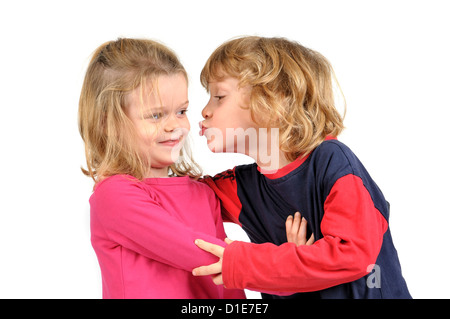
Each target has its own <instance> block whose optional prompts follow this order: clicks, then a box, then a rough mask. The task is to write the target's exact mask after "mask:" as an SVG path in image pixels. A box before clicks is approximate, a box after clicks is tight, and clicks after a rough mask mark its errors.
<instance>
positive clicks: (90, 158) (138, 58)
mask: <svg viewBox="0 0 450 319" xmlns="http://www.w3.org/2000/svg"><path fill="white" fill-rule="evenodd" d="M177 73H181V74H183V75H184V76H185V78H186V81H187V78H188V77H187V73H186V71H185V69H184V67H183V66H182V65H181V63H180V62H179V60H178V58H177V57H176V55H175V54H174V53H173V52H172V51H171V50H170V49H168V48H167V47H165V46H164V45H162V44H160V43H158V42H155V41H152V40H140V39H119V40H117V41H111V42H107V43H105V44H103V45H102V46H100V47H99V48H98V49H97V50H96V51H95V52H94V54H93V57H92V59H91V61H90V64H89V66H88V69H87V71H86V75H85V79H84V83H83V86H82V90H81V94H80V100H79V109H78V126H79V131H80V134H81V137H82V139H83V141H84V143H85V156H86V169H84V168H81V169H82V172H83V173H84V174H85V175H87V176H90V177H91V178H92V179H93V180H94V182H95V183H97V182H98V181H99V180H101V179H103V178H105V177H108V176H112V175H116V174H129V175H132V176H134V177H135V178H137V179H139V180H142V179H143V178H144V176H145V174H146V172H148V169H149V167H150V165H151V163H149V162H148V161H147V160H145V159H144V158H143V157H142V156H141V155H140V154H139V152H138V150H137V146H136V145H137V143H136V141H137V136H136V129H135V127H134V125H133V123H132V121H131V120H130V119H129V118H128V116H127V115H126V114H125V112H124V108H125V107H126V97H127V95H128V94H130V92H131V91H133V90H134V89H136V88H139V87H140V88H141V92H142V90H143V86H144V85H146V84H147V83H148V81H154V80H155V79H156V78H157V77H158V76H160V75H163V74H165V75H170V74H177ZM182 153H183V156H180V158H181V160H180V161H179V162H177V163H174V164H173V165H172V166H171V167H170V169H171V172H172V175H176V176H190V177H193V178H198V177H199V176H200V175H201V169H200V167H199V166H198V165H197V164H196V163H195V162H194V161H193V160H192V156H191V154H190V152H189V145H185V146H184V148H183V150H182Z"/></svg>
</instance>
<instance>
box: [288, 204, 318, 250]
mask: <svg viewBox="0 0 450 319" xmlns="http://www.w3.org/2000/svg"><path fill="white" fill-rule="evenodd" d="M307 226H308V222H307V221H306V219H305V218H304V217H301V214H300V213H299V212H296V213H295V215H294V216H289V217H288V218H287V219H286V237H287V241H288V242H290V243H295V244H296V245H297V246H300V245H312V244H313V243H314V234H312V235H311V237H310V238H309V239H308V240H306V235H307V231H308V227H307Z"/></svg>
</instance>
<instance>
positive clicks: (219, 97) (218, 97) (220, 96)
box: [214, 95, 225, 101]
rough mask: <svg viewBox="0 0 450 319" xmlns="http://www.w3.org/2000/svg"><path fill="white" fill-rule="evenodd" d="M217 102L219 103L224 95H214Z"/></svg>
mask: <svg viewBox="0 0 450 319" xmlns="http://www.w3.org/2000/svg"><path fill="white" fill-rule="evenodd" d="M214 97H215V98H216V99H217V100H218V101H220V100H221V99H223V98H224V97H225V95H216V96H214Z"/></svg>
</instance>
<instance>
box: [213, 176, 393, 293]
mask: <svg viewBox="0 0 450 319" xmlns="http://www.w3.org/2000/svg"><path fill="white" fill-rule="evenodd" d="M386 230H387V222H386V220H385V219H384V217H383V216H382V214H381V213H380V212H379V211H378V210H377V209H376V208H375V207H374V204H373V201H372V199H371V197H370V194H369V193H368V191H367V189H366V188H365V187H364V185H363V184H362V180H361V179H360V178H359V177H356V176H354V175H347V176H345V177H343V178H341V179H339V180H338V181H337V182H336V184H335V185H334V186H333V188H332V190H331V192H330V194H329V196H328V198H327V200H326V202H325V214H324V217H323V220H322V223H321V231H322V234H323V238H321V239H320V240H317V241H316V242H315V243H314V244H313V245H311V246H298V247H297V246H296V245H295V244H293V243H285V244H282V245H280V246H276V245H274V244H271V243H265V244H252V243H244V242H236V241H235V242H233V243H231V244H230V245H228V246H227V247H226V248H225V250H224V253H223V259H222V263H223V264H222V267H221V269H220V271H221V272H222V279H223V283H224V285H225V286H226V287H229V288H240V289H243V288H247V289H252V290H260V291H261V290H266V291H267V290H269V291H284V292H307V291H316V290H321V289H325V288H328V287H332V286H335V285H339V284H342V283H345V282H350V281H353V280H356V279H359V278H361V277H362V276H364V275H366V274H367V273H368V272H370V271H371V266H372V265H373V264H374V263H375V261H376V259H377V256H378V253H379V251H380V249H381V245H382V240H383V234H384V233H385V232H386Z"/></svg>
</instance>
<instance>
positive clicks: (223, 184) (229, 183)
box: [199, 169, 242, 226]
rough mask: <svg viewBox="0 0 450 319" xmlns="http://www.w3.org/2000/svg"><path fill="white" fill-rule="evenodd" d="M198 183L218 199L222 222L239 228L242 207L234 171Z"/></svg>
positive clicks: (206, 178) (207, 177)
mask: <svg viewBox="0 0 450 319" xmlns="http://www.w3.org/2000/svg"><path fill="white" fill-rule="evenodd" d="M199 181H200V182H203V183H205V184H207V185H208V186H209V187H210V188H211V189H212V190H213V191H214V193H215V194H216V196H217V197H218V198H219V199H220V203H221V211H222V218H223V221H225V222H232V223H235V224H238V225H240V226H241V223H240V222H239V214H240V212H241V208H242V205H241V202H240V200H239V197H238V195H237V184H236V174H235V172H234V169H229V170H226V171H225V172H222V173H220V174H217V175H215V176H214V177H211V176H205V177H204V178H202V179H200V180H199Z"/></svg>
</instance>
